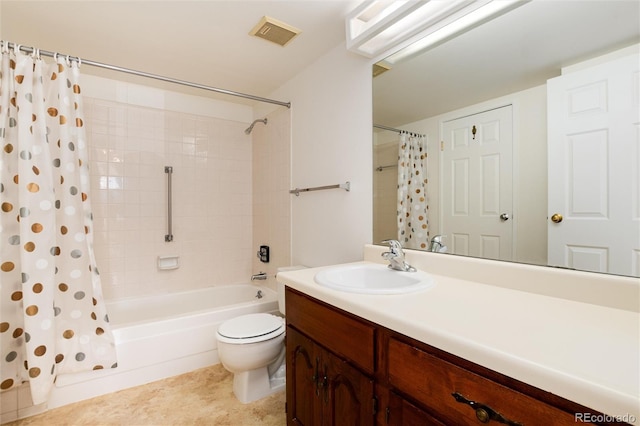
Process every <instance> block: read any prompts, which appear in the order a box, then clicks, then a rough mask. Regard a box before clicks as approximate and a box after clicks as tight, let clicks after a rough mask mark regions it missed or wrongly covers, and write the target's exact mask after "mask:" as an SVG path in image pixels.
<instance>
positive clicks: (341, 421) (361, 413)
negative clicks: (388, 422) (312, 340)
mask: <svg viewBox="0 0 640 426" xmlns="http://www.w3.org/2000/svg"><path fill="white" fill-rule="evenodd" d="M323 359H324V362H325V363H326V367H327V375H326V377H327V378H328V382H327V389H326V393H325V394H324V395H323V396H322V398H323V403H324V404H326V406H325V415H326V417H325V419H326V420H327V421H325V422H324V424H327V425H353V426H360V425H369V426H372V425H373V424H374V420H375V413H374V411H373V408H374V406H373V380H372V379H370V378H369V377H367V376H365V375H364V374H362V373H361V372H360V371H358V370H357V369H355V368H354V367H352V366H351V365H349V364H348V363H347V362H346V361H344V360H342V359H340V358H338V357H337V356H335V355H333V354H331V353H329V352H325V354H324V357H323Z"/></svg>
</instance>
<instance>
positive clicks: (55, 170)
mask: <svg viewBox="0 0 640 426" xmlns="http://www.w3.org/2000/svg"><path fill="white" fill-rule="evenodd" d="M7 46H8V43H6V42H3V43H2V70H1V72H2V74H0V84H1V85H0V145H1V147H2V152H1V154H2V160H1V161H0V207H1V208H0V343H1V346H0V351H1V354H0V355H1V357H2V358H1V359H0V390H7V389H11V388H13V387H14V386H17V385H20V384H21V383H23V382H25V381H28V382H29V384H30V388H31V395H32V398H33V402H34V404H40V403H43V402H46V400H47V399H48V395H49V393H50V390H51V388H52V386H53V382H54V380H55V377H56V376H57V375H58V374H61V373H69V372H77V371H84V370H97V369H102V368H114V367H116V365H117V364H116V354H115V345H114V340H113V335H112V333H111V329H110V326H109V323H108V318H107V313H106V308H105V304H104V300H103V298H102V291H101V286H100V276H99V273H98V269H97V267H96V262H95V258H94V254H93V248H92V246H93V227H92V215H91V209H90V204H89V200H90V197H89V172H88V159H87V156H88V154H87V146H86V138H85V130H84V127H83V124H84V123H83V120H82V117H83V114H82V99H81V94H80V86H79V84H78V80H79V70H78V64H77V63H76V62H69V60H68V59H65V58H62V57H58V58H56V61H55V62H54V63H50V64H47V63H45V62H44V61H43V60H42V59H41V58H39V55H38V53H37V51H35V52H34V54H33V55H30V54H24V53H22V52H20V49H19V47H16V48H15V49H12V50H11V51H9V49H8V47H7Z"/></svg>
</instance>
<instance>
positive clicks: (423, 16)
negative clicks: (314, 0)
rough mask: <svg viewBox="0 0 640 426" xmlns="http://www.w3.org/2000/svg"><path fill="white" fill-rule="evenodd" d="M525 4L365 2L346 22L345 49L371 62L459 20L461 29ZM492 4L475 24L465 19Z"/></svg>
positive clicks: (502, 0) (510, 0)
mask: <svg viewBox="0 0 640 426" xmlns="http://www.w3.org/2000/svg"><path fill="white" fill-rule="evenodd" d="M526 1H529V0H493V1H492V0H431V1H428V0H427V1H424V0H404V1H394V0H367V1H365V2H364V3H362V4H361V5H360V6H359V7H358V8H356V9H355V10H354V11H353V12H351V13H350V14H349V15H348V16H347V18H346V26H347V48H348V49H349V50H351V51H354V52H356V53H359V54H361V55H364V56H367V57H369V58H372V57H375V56H378V55H380V54H381V53H383V52H390V51H392V49H394V48H397V47H398V46H400V45H401V44H402V43H404V42H406V41H407V40H409V39H415V38H416V36H417V35H420V37H422V36H423V35H428V34H432V33H435V32H437V31H439V30H441V29H443V28H444V27H447V26H448V25H449V24H451V23H453V22H456V21H457V20H459V19H461V18H466V19H465V20H464V21H463V23H462V25H465V26H469V25H472V24H473V23H476V22H478V21H479V20H482V19H487V16H489V15H490V14H496V13H498V12H500V11H502V10H504V9H506V8H507V7H513V5H514V4H516V3H517V4H520V3H525V2H526ZM494 4H495V6H494V7H492V8H491V9H490V10H487V11H486V13H484V14H482V15H481V16H480V17H478V18H475V20H472V18H469V15H471V14H472V13H473V12H475V11H477V10H481V9H483V8H484V7H486V6H488V5H494ZM455 31H456V32H459V31H460V29H455ZM442 37H447V35H444V36H442ZM440 39H442V38H439V40H440ZM431 43H433V42H431Z"/></svg>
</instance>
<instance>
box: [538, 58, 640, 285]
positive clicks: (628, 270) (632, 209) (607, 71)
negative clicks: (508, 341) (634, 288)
mask: <svg viewBox="0 0 640 426" xmlns="http://www.w3.org/2000/svg"><path fill="white" fill-rule="evenodd" d="M638 64H639V57H638V55H637V54H635V55H629V56H625V57H622V58H618V59H615V60H612V61H609V62H606V63H601V64H598V65H596V66H593V67H590V68H586V69H582V70H578V71H575V72H571V73H569V74H566V75H563V76H560V77H557V78H554V79H551V80H549V82H548V85H547V90H548V93H547V95H548V129H549V134H548V148H549V150H548V152H549V166H548V167H549V168H548V177H549V223H548V241H549V247H548V261H549V264H550V265H554V266H561V267H567V268H576V269H581V270H587V271H595V272H607V273H614V274H623V275H635V276H639V275H640V265H639V259H640V184H639V179H640V178H639V175H638V164H639V163H640V150H639V149H638V146H639V141H640V137H639V135H640V109H639V99H640V95H639V90H640V85H639V76H640V73H639V70H638V69H639V65H638Z"/></svg>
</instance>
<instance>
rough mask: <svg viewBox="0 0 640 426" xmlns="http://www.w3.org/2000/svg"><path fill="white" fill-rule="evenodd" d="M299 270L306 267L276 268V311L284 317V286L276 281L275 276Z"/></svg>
mask: <svg viewBox="0 0 640 426" xmlns="http://www.w3.org/2000/svg"><path fill="white" fill-rule="evenodd" d="M300 269H306V266H303V265H294V266H282V267H280V268H278V272H277V273H276V290H277V292H278V309H279V310H280V313H281V314H282V315H286V312H285V307H284V287H285V285H284V284H283V283H281V282H280V280H278V277H277V274H279V273H280V272H286V271H297V270H300Z"/></svg>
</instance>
